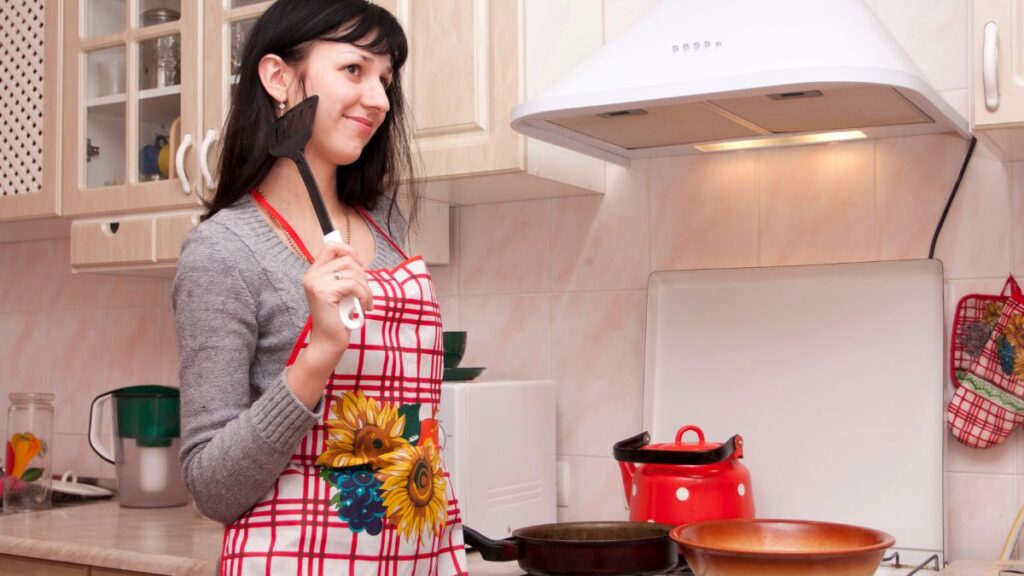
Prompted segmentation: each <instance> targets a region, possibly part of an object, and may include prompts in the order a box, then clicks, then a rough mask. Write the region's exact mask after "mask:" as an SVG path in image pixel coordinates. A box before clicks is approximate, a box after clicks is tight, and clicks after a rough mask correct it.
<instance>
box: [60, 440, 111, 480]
mask: <svg viewBox="0 0 1024 576" xmlns="http://www.w3.org/2000/svg"><path fill="white" fill-rule="evenodd" d="M101 462H103V461H102V460H100V457H99V456H97V455H96V453H95V452H93V450H92V448H91V447H90V446H89V437H88V435H86V434H56V435H55V437H54V448H53V459H52V460H51V462H50V464H51V466H52V467H53V472H54V474H63V473H64V472H67V471H69V470H73V471H74V472H75V474H76V475H77V476H78V477H79V478H82V477H84V476H92V477H96V476H99V475H100V474H102V472H103V467H102V466H101V465H100V464H101Z"/></svg>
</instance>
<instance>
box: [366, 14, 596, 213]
mask: <svg viewBox="0 0 1024 576" xmlns="http://www.w3.org/2000/svg"><path fill="white" fill-rule="evenodd" d="M377 4H380V5H381V6H383V7H385V8H387V9H388V10H390V11H391V12H392V13H394V14H396V15H397V16H398V19H399V20H400V21H401V22H402V25H403V27H404V28H405V31H406V33H407V36H408V37H409V43H410V47H409V53H410V56H409V62H408V63H407V64H406V68H405V72H404V74H405V76H404V78H405V86H406V87H407V94H406V95H407V98H408V101H409V104H410V112H411V117H412V121H413V137H414V141H415V145H416V146H415V148H416V151H417V152H418V156H419V160H420V161H421V170H420V173H419V174H418V175H419V176H421V177H423V178H425V179H427V180H430V181H431V183H430V184H429V185H427V186H425V187H424V192H425V194H426V195H427V196H429V197H432V198H436V199H439V200H443V201H448V202H452V203H456V204H477V203H482V202H502V201H509V200H523V199H531V198H545V197H551V196H567V195H576V194H588V193H603V192H604V189H605V183H604V163H603V162H602V161H600V160H596V159H594V158H590V157H588V156H583V155H581V154H578V153H575V152H569V151H567V150H564V149H562V148H558V147H555V146H551V145H549V144H546V143H543V142H539V141H536V140H532V139H529V138H526V137H524V136H522V135H520V134H517V133H516V132H514V131H513V130H512V128H511V127H510V122H511V113H512V108H513V107H514V106H515V105H517V104H518V103H520V102H522V101H523V100H525V99H526V98H528V97H530V96H533V95H535V94H537V93H539V92H540V91H541V90H543V89H544V88H547V87H548V86H549V85H550V84H551V83H552V82H554V81H555V80H557V79H558V78H559V77H561V76H562V75H563V74H566V73H567V72H569V71H570V70H571V69H572V68H573V67H574V66H575V65H576V64H577V63H579V62H581V61H582V60H583V59H585V58H586V56H588V55H589V54H591V53H592V52H593V51H595V50H597V49H599V48H600V47H601V46H602V44H603V40H604V18H603V14H604V12H603V4H604V3H603V2H598V1H588V2H580V1H579V0H430V1H429V2H416V1H414V0H378V1H377Z"/></svg>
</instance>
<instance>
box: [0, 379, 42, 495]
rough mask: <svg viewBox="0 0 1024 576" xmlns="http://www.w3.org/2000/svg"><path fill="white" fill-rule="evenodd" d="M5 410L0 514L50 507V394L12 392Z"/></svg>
mask: <svg viewBox="0 0 1024 576" xmlns="http://www.w3.org/2000/svg"><path fill="white" fill-rule="evenodd" d="M10 400H11V405H10V408H8V410H7V438H6V442H5V444H6V447H7V449H6V452H5V457H4V512H24V511H29V510H42V509H46V508H49V507H50V484H51V478H52V477H53V472H52V471H51V469H50V447H51V446H52V440H53V394H49V393H46V392H12V393H11V395H10Z"/></svg>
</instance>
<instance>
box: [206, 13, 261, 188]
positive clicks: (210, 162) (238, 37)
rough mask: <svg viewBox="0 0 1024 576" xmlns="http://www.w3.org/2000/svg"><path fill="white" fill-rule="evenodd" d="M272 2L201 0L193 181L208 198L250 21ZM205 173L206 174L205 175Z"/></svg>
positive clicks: (254, 20) (249, 28)
mask: <svg viewBox="0 0 1024 576" xmlns="http://www.w3.org/2000/svg"><path fill="white" fill-rule="evenodd" d="M271 4H273V2H268V1H266V0H218V1H217V2H212V1H208V2H204V3H203V10H204V12H203V19H204V21H205V22H206V24H205V26H204V27H203V30H204V32H203V35H204V36H203V86H204V88H203V130H202V135H201V136H202V137H201V138H200V140H201V142H200V145H199V162H200V173H201V174H202V175H203V177H202V178H201V180H200V181H197V184H199V185H201V188H202V192H201V193H202V194H203V196H204V197H205V198H207V199H211V198H212V197H213V191H214V190H215V189H216V184H217V177H218V174H217V166H218V162H219V158H220V146H219V143H220V137H221V131H222V130H223V129H224V122H225V121H227V118H228V109H229V107H230V104H231V92H232V90H233V88H234V86H235V84H236V83H237V81H238V77H237V66H238V63H239V61H240V60H241V57H242V50H243V49H244V48H245V42H246V40H248V38H249V32H250V31H251V30H252V27H253V24H255V23H256V20H257V19H258V18H259V17H260V15H261V14H263V13H264V12H266V10H267V8H269V7H270V5H271ZM206 175H209V178H207V177H206Z"/></svg>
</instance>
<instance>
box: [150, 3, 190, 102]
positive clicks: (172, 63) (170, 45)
mask: <svg viewBox="0 0 1024 576" xmlns="http://www.w3.org/2000/svg"><path fill="white" fill-rule="evenodd" d="M179 18H181V15H180V14H179V13H178V12H176V11H174V10H172V9H170V8H153V9H150V10H146V11H145V12H143V13H142V24H143V26H155V25H157V24H166V23H168V22H174V21H175V20H178V19H179ZM140 50H141V55H140V58H141V61H142V80H141V85H140V87H141V88H142V89H143V90H146V89H150V88H163V87H166V86H177V85H178V84H180V83H181V38H180V37H179V36H178V35H177V34H170V35H167V36H160V37H157V38H153V39H151V40H146V41H144V42H142V43H141V44H140Z"/></svg>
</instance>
